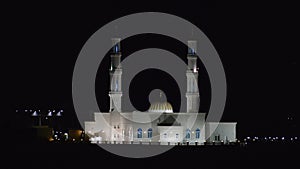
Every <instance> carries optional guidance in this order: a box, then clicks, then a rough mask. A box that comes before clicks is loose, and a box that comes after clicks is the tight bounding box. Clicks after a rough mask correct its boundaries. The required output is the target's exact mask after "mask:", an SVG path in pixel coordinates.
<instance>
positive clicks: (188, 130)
mask: <svg viewBox="0 0 300 169" xmlns="http://www.w3.org/2000/svg"><path fill="white" fill-rule="evenodd" d="M185 138H186V139H190V138H191V130H190V129H186V133H185Z"/></svg>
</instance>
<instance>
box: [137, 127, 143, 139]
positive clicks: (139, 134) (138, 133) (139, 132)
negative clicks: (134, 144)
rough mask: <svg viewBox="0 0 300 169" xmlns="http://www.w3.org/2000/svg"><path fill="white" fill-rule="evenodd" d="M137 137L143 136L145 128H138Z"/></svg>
mask: <svg viewBox="0 0 300 169" xmlns="http://www.w3.org/2000/svg"><path fill="white" fill-rule="evenodd" d="M137 138H143V130H142V129H141V128H139V129H138V130H137Z"/></svg>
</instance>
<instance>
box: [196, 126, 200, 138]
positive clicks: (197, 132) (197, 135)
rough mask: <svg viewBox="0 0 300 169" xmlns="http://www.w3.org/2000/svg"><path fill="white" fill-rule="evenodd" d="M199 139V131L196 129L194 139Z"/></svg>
mask: <svg viewBox="0 0 300 169" xmlns="http://www.w3.org/2000/svg"><path fill="white" fill-rule="evenodd" d="M199 138H200V129H199V128H197V129H196V139H199Z"/></svg>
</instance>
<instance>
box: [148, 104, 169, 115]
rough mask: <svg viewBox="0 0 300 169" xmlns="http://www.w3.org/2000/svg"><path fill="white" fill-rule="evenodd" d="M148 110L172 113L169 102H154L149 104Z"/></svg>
mask: <svg viewBox="0 0 300 169" xmlns="http://www.w3.org/2000/svg"><path fill="white" fill-rule="evenodd" d="M148 112H155V113H173V108H172V105H171V104H170V103H169V102H156V103H153V104H151V106H150V108H149V110H148Z"/></svg>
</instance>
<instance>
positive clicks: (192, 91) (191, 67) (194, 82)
mask: <svg viewBox="0 0 300 169" xmlns="http://www.w3.org/2000/svg"><path fill="white" fill-rule="evenodd" d="M196 52H197V41H188V54H187V58H188V67H187V71H186V77H187V91H186V99H187V110H186V111H187V113H198V111H199V103H200V102H199V101H200V100H199V90H198V70H197V69H198V68H197V58H198V57H197V55H196Z"/></svg>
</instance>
